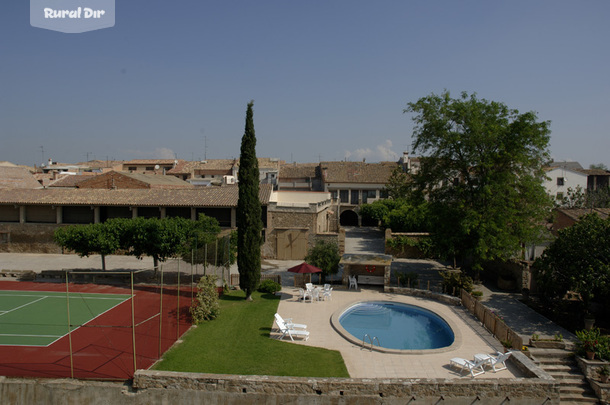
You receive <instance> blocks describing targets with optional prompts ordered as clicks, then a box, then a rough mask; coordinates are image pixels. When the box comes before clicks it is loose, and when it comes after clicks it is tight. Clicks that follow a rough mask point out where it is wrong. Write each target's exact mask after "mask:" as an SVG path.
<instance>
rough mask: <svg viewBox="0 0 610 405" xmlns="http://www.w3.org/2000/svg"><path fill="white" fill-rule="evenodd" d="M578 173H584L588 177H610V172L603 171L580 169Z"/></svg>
mask: <svg viewBox="0 0 610 405" xmlns="http://www.w3.org/2000/svg"><path fill="white" fill-rule="evenodd" d="M576 171H578V172H581V173H584V174H586V175H587V176H610V171H608V170H603V169H578V170H576Z"/></svg>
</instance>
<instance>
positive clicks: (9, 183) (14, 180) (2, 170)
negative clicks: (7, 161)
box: [0, 166, 41, 188]
mask: <svg viewBox="0 0 610 405" xmlns="http://www.w3.org/2000/svg"><path fill="white" fill-rule="evenodd" d="M39 187H41V185H40V183H39V182H38V181H37V180H36V178H35V177H34V175H32V173H30V171H29V170H27V169H25V168H23V167H11V166H0V188H39Z"/></svg>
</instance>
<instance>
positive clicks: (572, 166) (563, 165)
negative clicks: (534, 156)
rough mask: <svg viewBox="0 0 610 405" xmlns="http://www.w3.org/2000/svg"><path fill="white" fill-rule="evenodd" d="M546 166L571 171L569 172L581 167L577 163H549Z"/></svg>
mask: <svg viewBox="0 0 610 405" xmlns="http://www.w3.org/2000/svg"><path fill="white" fill-rule="evenodd" d="M548 166H549V167H552V168H554V167H561V168H564V169H571V170H576V169H582V166H581V165H580V163H578V162H551V163H549V165H548Z"/></svg>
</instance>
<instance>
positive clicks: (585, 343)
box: [576, 328, 601, 354]
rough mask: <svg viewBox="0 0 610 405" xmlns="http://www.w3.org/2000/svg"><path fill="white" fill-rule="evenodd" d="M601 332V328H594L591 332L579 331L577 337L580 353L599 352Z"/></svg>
mask: <svg viewBox="0 0 610 405" xmlns="http://www.w3.org/2000/svg"><path fill="white" fill-rule="evenodd" d="M600 336H601V334H600V331H599V328H593V329H591V330H577V331H576V337H577V338H578V344H577V346H578V349H579V353H580V354H582V353H583V352H597V351H598V346H599V343H600Z"/></svg>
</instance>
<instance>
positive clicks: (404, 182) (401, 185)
mask: <svg viewBox="0 0 610 405" xmlns="http://www.w3.org/2000/svg"><path fill="white" fill-rule="evenodd" d="M410 188H411V187H410V185H409V176H408V174H407V173H405V172H404V170H403V169H402V167H401V166H396V169H394V170H393V171H392V174H391V175H390V177H389V178H388V183H387V184H386V185H385V189H386V191H387V192H388V197H389V198H394V199H399V198H405V197H407V195H408V194H409V190H410Z"/></svg>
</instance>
